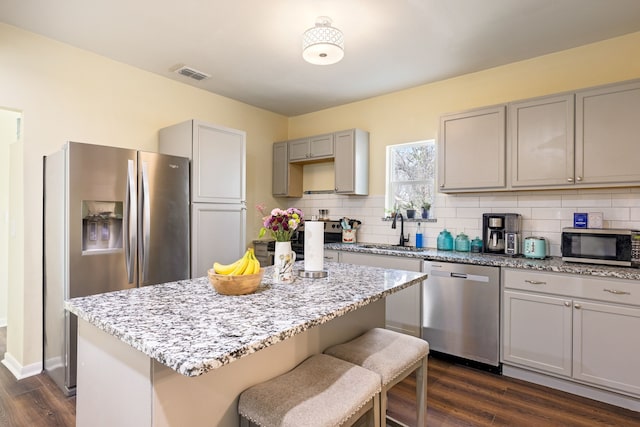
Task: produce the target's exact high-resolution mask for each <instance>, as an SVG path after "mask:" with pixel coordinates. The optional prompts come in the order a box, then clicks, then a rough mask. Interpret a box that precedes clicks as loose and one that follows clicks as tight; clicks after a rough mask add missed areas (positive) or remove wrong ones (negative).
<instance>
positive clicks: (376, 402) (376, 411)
mask: <svg viewBox="0 0 640 427" xmlns="http://www.w3.org/2000/svg"><path fill="white" fill-rule="evenodd" d="M381 394H382V393H377V394H376V395H375V396H373V409H372V410H371V412H372V414H373V425H374V427H380V424H381V423H382V422H385V421H383V420H381V419H380V395H381Z"/></svg>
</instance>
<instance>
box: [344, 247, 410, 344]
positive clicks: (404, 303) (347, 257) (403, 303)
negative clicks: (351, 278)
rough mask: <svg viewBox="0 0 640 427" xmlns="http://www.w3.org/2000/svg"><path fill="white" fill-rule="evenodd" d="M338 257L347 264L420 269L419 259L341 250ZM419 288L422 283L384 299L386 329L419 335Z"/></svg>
mask: <svg viewBox="0 0 640 427" xmlns="http://www.w3.org/2000/svg"><path fill="white" fill-rule="evenodd" d="M340 258H341V262H343V263H347V264H358V265H369V266H372V267H381V268H394V269H399V270H408V271H420V269H421V267H422V261H421V260H418V259H411V258H402V257H395V256H383V255H369V254H360V253H354V252H341V254H340ZM421 289H422V285H414V286H410V287H408V288H406V289H403V290H401V291H399V292H396V293H394V294H391V295H389V296H388V297H387V298H386V299H385V307H386V308H385V310H386V320H385V327H386V328H387V329H390V330H393V331H396V332H401V333H404V334H408V335H413V336H415V337H420V336H421V333H420V332H421V331H420V325H421V324H422V320H421V312H420V301H421V300H422V297H421V295H420V291H421Z"/></svg>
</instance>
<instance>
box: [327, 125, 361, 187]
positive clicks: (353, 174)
mask: <svg viewBox="0 0 640 427" xmlns="http://www.w3.org/2000/svg"><path fill="white" fill-rule="evenodd" d="M334 167H335V190H336V193H339V194H353V195H365V196H366V195H367V194H369V132H365V131H363V130H361V129H351V130H346V131H341V132H336V133H335V165H334Z"/></svg>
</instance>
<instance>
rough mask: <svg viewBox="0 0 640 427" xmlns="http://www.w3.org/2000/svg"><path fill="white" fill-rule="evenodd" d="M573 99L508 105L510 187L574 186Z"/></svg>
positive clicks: (549, 98) (566, 96) (550, 99)
mask: <svg viewBox="0 0 640 427" xmlns="http://www.w3.org/2000/svg"><path fill="white" fill-rule="evenodd" d="M573 123H574V96H573V94H570V95H563V96H552V97H546V98H539V99H535V100H528V101H523V102H514V103H512V104H509V129H510V134H509V146H510V148H511V186H512V187H525V186H528V187H538V186H548V185H567V184H571V183H572V182H573V179H574V178H573V176H574V173H573V163H574V162H573V158H574V156H573V146H574V134H573Z"/></svg>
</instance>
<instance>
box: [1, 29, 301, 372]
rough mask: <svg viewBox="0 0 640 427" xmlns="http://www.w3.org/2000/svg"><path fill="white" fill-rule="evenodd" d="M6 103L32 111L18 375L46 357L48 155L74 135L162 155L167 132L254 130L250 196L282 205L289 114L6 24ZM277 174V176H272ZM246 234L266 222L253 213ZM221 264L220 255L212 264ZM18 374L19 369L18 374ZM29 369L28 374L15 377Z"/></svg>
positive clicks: (15, 152) (18, 262)
mask: <svg viewBox="0 0 640 427" xmlns="http://www.w3.org/2000/svg"><path fill="white" fill-rule="evenodd" d="M0 41H1V42H0V43H1V45H2V48H1V49H2V55H0V93H1V94H2V100H1V102H2V103H3V105H2V107H7V108H11V109H14V110H17V111H21V112H22V113H23V129H24V136H23V141H22V142H21V143H17V144H13V145H12V147H11V152H10V153H9V155H10V158H11V168H10V169H11V170H10V174H11V184H10V202H9V206H10V221H11V226H12V227H15V232H16V237H15V238H12V239H10V243H9V251H8V252H9V261H8V265H9V295H8V299H9V309H8V330H7V353H8V354H7V355H5V361H6V360H10V361H13V362H15V363H13V367H14V368H15V370H17V371H23V373H24V372H38V371H39V367H40V365H41V359H42V196H43V195H42V159H43V156H45V155H47V154H50V153H53V152H55V151H57V150H58V149H59V148H60V147H61V146H62V145H63V144H64V143H65V142H66V141H68V140H74V141H80V142H88V143H94V144H102V145H112V146H119V147H125V148H138V149H143V150H149V151H155V150H156V149H157V132H158V129H160V128H162V127H165V126H168V125H171V124H174V123H178V122H181V121H184V120H188V119H193V118H196V119H201V120H205V121H208V122H211V123H214V124H219V125H222V126H228V127H231V128H236V129H242V130H244V131H246V132H247V199H248V205H249V207H250V210H251V209H252V206H253V205H255V203H256V202H257V201H265V202H266V203H268V204H274V203H273V202H272V197H271V178H270V177H271V145H272V142H273V141H277V140H283V139H286V138H287V126H288V121H287V120H288V119H287V118H286V117H284V116H281V115H278V114H274V113H271V112H268V111H265V110H261V109H258V108H255V107H252V106H249V105H246V104H243V103H240V102H237V101H234V100H231V99H228V98H224V97H222V96H219V95H215V94H212V93H209V92H206V91H203V90H201V89H198V88H195V87H192V86H188V85H186V84H183V83H180V82H176V81H173V80H169V79H167V78H164V77H161V76H158V75H155V74H151V73H148V72H145V71H142V70H140V69H137V68H134V67H130V66H127V65H124V64H121V63H118V62H116V61H112V60H109V59H107V58H104V57H101V56H98V55H95V54H93V53H90V52H87V51H83V50H80V49H76V48H73V47H71V46H69V45H65V44H63V43H59V42H56V41H54V40H51V39H47V38H44V37H41V36H38V35H35V34H33V33H29V32H26V31H23V30H20V29H17V28H15V27H12V26H9V25H6V24H3V23H0ZM265 177H268V179H265ZM247 225H248V230H247V237H248V240H252V239H253V237H254V236H257V232H258V226H259V221H253V217H252V214H251V213H249V214H248V215H247ZM212 261H213V260H212ZM15 370H14V373H16V372H15ZM16 374H17V375H20V372H17V373H16Z"/></svg>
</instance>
